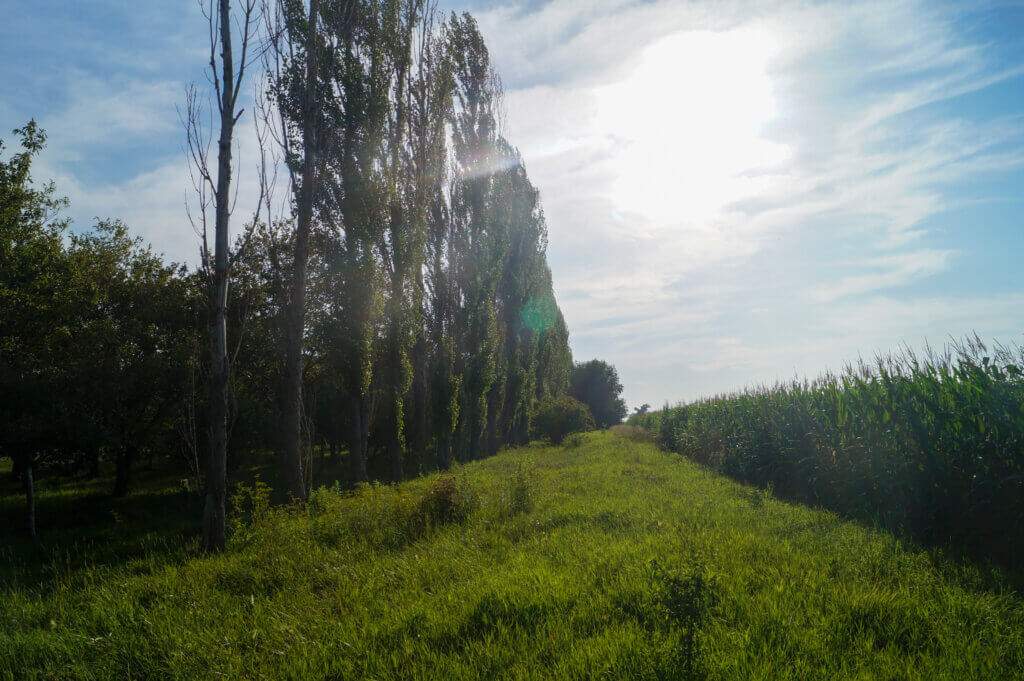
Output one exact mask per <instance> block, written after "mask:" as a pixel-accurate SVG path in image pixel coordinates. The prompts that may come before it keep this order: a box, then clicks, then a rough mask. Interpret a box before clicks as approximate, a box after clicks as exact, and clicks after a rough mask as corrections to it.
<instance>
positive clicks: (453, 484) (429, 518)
mask: <svg viewBox="0 0 1024 681" xmlns="http://www.w3.org/2000/svg"><path fill="white" fill-rule="evenodd" d="M477 505H478V499H477V495H476V494H474V493H473V492H472V490H470V489H469V487H468V485H467V484H466V482H465V481H463V482H462V484H459V482H458V481H457V480H456V478H455V476H454V475H439V476H438V477H436V478H434V480H432V481H431V483H430V486H429V487H427V490H426V492H424V493H423V496H422V497H421V498H420V501H419V505H418V507H417V515H418V516H419V518H420V519H421V520H422V521H425V522H426V523H427V524H429V525H443V524H446V523H451V522H457V521H461V520H465V518H466V517H467V516H468V515H469V514H470V513H472V511H473V510H474V509H475V508H476V506H477Z"/></svg>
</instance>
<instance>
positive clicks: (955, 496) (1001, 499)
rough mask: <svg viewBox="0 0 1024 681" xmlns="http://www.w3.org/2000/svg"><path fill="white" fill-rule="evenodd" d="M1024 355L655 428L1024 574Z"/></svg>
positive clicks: (809, 388) (769, 478)
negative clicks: (998, 561)
mask: <svg viewBox="0 0 1024 681" xmlns="http://www.w3.org/2000/svg"><path fill="white" fill-rule="evenodd" d="M1022 369H1024V351H1021V350H1020V349H1014V350H1010V349H1006V348H996V349H995V350H994V351H991V352H990V351H989V350H988V349H986V347H985V345H984V344H983V343H982V342H981V341H980V340H978V339H977V338H972V339H969V340H966V341H964V342H962V343H958V344H956V346H955V347H953V348H952V349H950V350H948V351H946V352H945V353H943V354H942V355H939V356H936V355H935V354H933V353H929V354H928V355H927V356H926V357H924V358H918V357H916V356H915V355H914V354H913V353H912V352H910V351H909V350H908V351H904V352H902V353H900V354H898V355H893V356H888V357H884V358H880V359H878V360H877V361H876V362H875V363H874V364H870V365H868V364H864V363H861V364H859V365H858V366H856V367H852V366H851V367H848V368H847V369H846V370H845V371H844V372H843V373H842V374H840V375H832V374H828V375H825V376H823V377H821V378H818V379H817V380H814V381H811V382H804V383H799V382H795V383H791V384H780V385H776V386H774V387H771V388H761V389H754V390H748V391H746V392H744V393H741V394H735V395H726V396H721V397H716V398H711V399H705V400H700V401H697V402H694V403H691V404H684V405H680V406H677V407H672V408H666V409H663V410H661V411H658V412H653V413H649V414H645V415H634V416H633V417H632V418H631V423H634V424H636V425H640V426H643V427H645V428H647V429H648V430H649V431H651V432H652V433H653V434H655V436H656V437H657V438H658V440H659V441H660V443H661V444H662V445H663V446H664V447H666V448H669V449H672V450H673V451H676V452H678V453H680V454H683V455H685V456H687V457H688V458H691V459H693V460H695V461H698V462H701V463H703V464H706V465H708V466H711V467H712V468H715V469H717V470H720V471H722V472H724V473H726V474H727V475H729V476H731V477H733V478H736V479H738V480H741V481H744V482H749V483H752V484H756V485H760V486H762V487H765V486H767V487H770V488H771V489H772V490H773V491H774V492H775V493H776V494H778V495H780V496H783V497H785V498H788V499H796V500H799V501H803V502H806V503H811V504H816V505H821V506H824V507H826V508H830V509H833V510H836V511H838V512H840V513H843V514H845V515H849V516H852V517H857V518H862V519H865V520H867V521H869V522H874V523H878V524H879V525H881V526H883V527H886V528H889V529H892V530H895V531H896V532H898V533H900V534H902V535H903V536H906V537H909V538H912V539H917V540H922V541H926V542H929V543H937V544H940V545H943V544H944V545H953V546H956V547H960V548H965V549H967V550H968V551H970V552H971V553H973V554H975V555H981V556H986V557H990V558H996V559H998V560H1000V561H1002V562H1004V563H1008V564H1010V565H1011V566H1014V567H1016V568H1017V569H1020V568H1021V567H1024V371H1022Z"/></svg>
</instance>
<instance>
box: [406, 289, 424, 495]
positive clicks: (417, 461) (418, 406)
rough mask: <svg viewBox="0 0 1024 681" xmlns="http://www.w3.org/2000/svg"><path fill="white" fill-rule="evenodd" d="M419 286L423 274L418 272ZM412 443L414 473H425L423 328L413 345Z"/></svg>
mask: <svg viewBox="0 0 1024 681" xmlns="http://www.w3.org/2000/svg"><path fill="white" fill-rule="evenodd" d="M417 276H418V278H419V287H420V289H422V287H423V275H422V274H418V275H417ZM410 428H411V430H412V432H411V433H410V438H409V439H410V445H411V448H412V471H411V473H412V475H420V474H422V473H423V469H424V466H425V464H426V459H427V341H426V338H424V335H423V331H422V329H421V330H420V331H419V333H418V334H417V335H416V344H415V345H413V347H412V418H411V419H410Z"/></svg>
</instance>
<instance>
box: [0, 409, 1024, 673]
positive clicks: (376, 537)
mask: <svg viewBox="0 0 1024 681" xmlns="http://www.w3.org/2000/svg"><path fill="white" fill-rule="evenodd" d="M105 494H106V489H105V488H101V486H100V485H99V484H98V483H97V484H96V486H95V488H83V487H81V486H74V487H69V488H55V489H49V490H47V489H44V490H42V491H41V493H40V499H39V507H40V520H41V522H40V526H41V528H43V529H44V536H43V537H42V539H41V541H40V543H39V544H38V545H36V546H34V547H31V546H29V545H26V544H24V543H21V542H18V541H15V540H13V539H12V535H11V534H5V535H4V545H5V548H3V549H2V553H0V570H2V572H0V579H2V582H0V678H3V679H37V678H38V679H51V678H52V679H164V678H171V679H218V678H219V679H223V678H230V679H263V678H265V679H485V678H509V679H591V678H594V679H597V678H611V679H679V678H683V679H685V678H698V679H703V678H708V679H723V680H724V679H730V680H732V679H902V678H920V679H957V680H960V679H985V680H989V679H1015V678H1024V603H1022V600H1021V598H1020V596H1019V595H1017V594H1016V593H1014V592H1013V591H1012V590H1011V589H1010V588H1009V587H1008V586H1005V584H1006V583H1007V581H1006V580H1005V579H1004V578H1003V576H1002V575H1001V574H1000V573H999V571H998V570H997V569H996V568H986V567H981V566H979V565H977V564H973V563H968V562H957V561H954V560H952V559H947V558H944V557H943V555H942V553H941V552H938V551H937V550H935V549H930V550H924V549H918V548H914V547H908V546H904V545H902V544H901V543H900V542H899V541H898V540H897V539H895V538H894V537H893V536H891V535H889V534H887V533H885V532H882V531H877V530H872V529H870V528H867V527H865V526H863V525H860V524H857V523H853V522H849V521H846V520H843V519H841V518H839V517H838V516H837V515H835V514H833V513H831V512H828V511H821V510H815V509H810V508H807V507H803V506H799V505H794V504H788V503H783V502H781V501H779V500H777V499H775V498H773V497H772V496H771V495H770V494H768V493H765V492H762V491H758V490H755V489H753V488H751V487H746V486H743V485H740V484H737V483H735V482H732V481H730V480H728V479H726V478H725V477H722V476H720V475H718V474H715V473H712V472H709V471H708V470H707V469H705V468H702V467H700V466H698V465H696V464H694V463H692V462H689V461H687V460H686V459H684V458H682V457H680V456H678V455H675V454H671V453H667V452H664V451H661V450H659V449H657V448H656V447H655V446H654V445H653V444H650V443H648V442H646V441H644V440H643V438H641V437H639V436H638V435H637V434H635V433H631V432H629V431H628V430H627V429H620V430H619V431H618V432H603V433H592V434H588V435H586V436H585V437H583V438H582V441H580V440H578V439H576V440H575V441H574V439H570V441H569V443H568V444H567V445H566V446H563V447H558V448H554V447H546V446H540V445H533V446H530V447H524V448H520V449H515V450H510V451H506V452H503V453H502V454H500V455H498V456H496V457H493V458H490V459H487V460H483V461H479V462H475V463H472V464H468V465H465V466H461V467H459V468H458V469H456V470H455V471H454V472H453V473H452V476H451V477H448V478H439V477H438V476H436V475H434V476H427V477H425V478H421V479H417V480H413V481H410V482H407V483H404V484H402V485H399V486H397V487H387V486H373V487H369V488H366V489H363V490H362V491H361V492H360V493H358V494H348V493H345V492H342V491H340V490H331V489H321V490H320V491H319V492H317V493H316V494H314V495H313V498H312V500H311V502H310V504H309V505H308V506H307V507H306V508H305V509H302V510H296V509H288V508H279V507H270V506H268V505H267V504H266V503H265V494H264V492H263V488H262V487H261V486H260V485H259V484H258V483H257V484H256V485H253V486H247V487H245V488H243V489H242V493H240V494H239V495H237V497H238V498H237V501H238V502H239V509H240V510H239V512H238V513H236V514H235V516H233V518H234V526H235V531H234V533H233V536H232V539H231V541H230V544H229V548H228V551H227V552H226V553H225V554H224V555H220V556H213V557H200V556H198V549H197V546H198V543H197V541H196V539H195V538H194V535H193V532H194V531H195V530H194V523H195V522H196V519H197V517H198V515H197V514H198V503H197V501H196V500H195V499H194V495H190V494H189V493H188V492H186V491H182V490H180V489H179V488H177V487H175V486H174V484H173V481H167V480H163V481H161V480H160V479H157V478H156V477H154V479H153V480H152V481H151V482H150V483H149V484H144V485H142V486H141V489H140V490H139V491H138V492H136V493H134V494H133V495H131V496H129V497H128V498H127V499H125V500H122V501H120V502H117V504H113V503H112V502H111V501H110V499H109V497H106V496H105ZM19 502H20V500H19V499H17V498H16V497H14V496H11V497H4V498H3V499H2V500H0V504H2V505H0V511H2V512H3V514H4V518H5V519H6V520H5V522H6V524H7V525H8V526H10V525H11V524H12V523H14V522H15V520H14V519H15V518H16V517H17V516H16V514H17V512H18V511H19V510H20V508H19V507H18V503H19ZM55 525H61V529H59V530H57V529H50V530H45V528H46V527H47V526H49V527H51V528H52V527H53V526H55ZM5 531H6V530H5Z"/></svg>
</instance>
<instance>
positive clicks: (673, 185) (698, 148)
mask: <svg viewBox="0 0 1024 681" xmlns="http://www.w3.org/2000/svg"><path fill="white" fill-rule="evenodd" d="M776 49H777V48H776V43H775V41H774V40H773V39H772V37H771V36H770V35H769V34H767V33H765V32H763V31H755V30H750V29H738V30H734V31H729V32H711V31H700V32H686V33H677V34H674V35H672V36H669V37H667V38H664V39H662V40H661V41H659V42H657V43H655V44H653V45H651V46H650V47H649V48H647V49H646V50H645V51H644V53H643V56H642V58H641V61H640V63H639V64H638V65H637V66H636V67H635V69H634V70H633V71H632V72H631V73H630V74H629V76H627V77H626V78H625V79H624V80H622V81H620V82H617V83H614V84H612V85H608V86H604V87H602V88H600V89H598V91H597V93H596V94H597V104H598V107H597V116H596V125H597V127H598V131H597V132H598V133H599V134H602V135H605V136H607V137H609V138H611V139H612V140H614V142H615V144H616V148H617V149H618V152H617V161H616V163H615V167H616V177H615V180H614V183H613V188H612V192H613V200H614V201H615V204H616V206H617V208H618V209H619V210H620V211H623V212H627V211H628V212H635V213H639V214H642V215H644V216H646V217H648V218H651V219H654V220H657V221H671V222H674V223H678V222H700V221H704V220H708V219H709V218H711V217H713V216H714V215H715V214H716V213H717V212H718V211H720V210H721V209H722V208H723V207H724V206H726V205H727V204H729V203H731V202H733V201H736V200H738V199H741V198H743V197H744V196H747V195H749V194H751V193H753V192H754V191H755V189H757V188H759V187H761V185H763V183H765V182H767V181H768V179H767V178H765V177H763V176H761V177H759V176H758V173H757V171H758V170H762V169H765V168H770V167H772V166H777V165H778V164H779V163H781V162H782V161H784V160H785V159H786V158H787V157H788V156H789V149H788V147H786V146H785V145H781V144H777V143H773V142H770V141H768V140H765V139H763V138H762V137H761V132H762V128H763V126H764V124H765V123H767V122H768V121H769V120H771V119H772V118H773V117H775V115H776V112H777V107H776V101H775V97H774V94H773V87H772V82H771V78H770V77H769V73H768V64H769V61H770V60H771V58H772V56H773V55H774V53H775V51H776Z"/></svg>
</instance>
